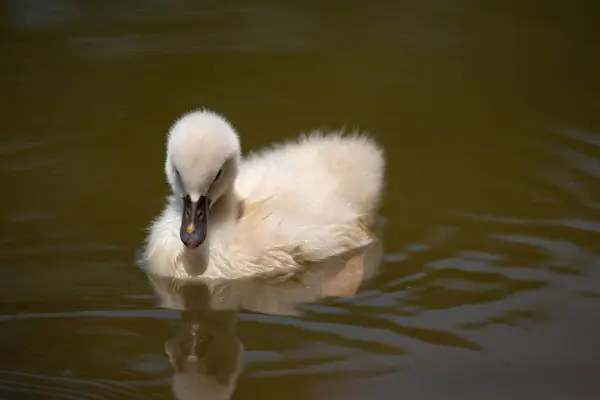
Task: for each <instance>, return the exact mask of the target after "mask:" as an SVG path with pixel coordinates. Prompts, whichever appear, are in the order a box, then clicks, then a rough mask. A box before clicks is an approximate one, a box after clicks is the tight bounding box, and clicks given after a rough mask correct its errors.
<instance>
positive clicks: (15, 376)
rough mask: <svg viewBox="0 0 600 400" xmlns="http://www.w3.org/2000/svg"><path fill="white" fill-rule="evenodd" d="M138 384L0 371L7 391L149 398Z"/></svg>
mask: <svg viewBox="0 0 600 400" xmlns="http://www.w3.org/2000/svg"><path fill="white" fill-rule="evenodd" d="M135 386H136V385H130V384H128V383H126V382H113V381H92V380H82V379H74V378H66V377H58V376H47V375H39V374H31V373H24V372H18V371H10V370H0V391H2V392H3V394H5V395H6V394H14V395H17V394H19V395H22V394H27V395H38V396H44V395H47V394H48V393H52V395H53V396H59V397H60V398H61V399H73V400H79V399H89V400H102V399H111V398H119V399H132V400H133V399H146V398H147V397H146V396H144V395H142V394H141V393H139V389H138V388H137V387H135Z"/></svg>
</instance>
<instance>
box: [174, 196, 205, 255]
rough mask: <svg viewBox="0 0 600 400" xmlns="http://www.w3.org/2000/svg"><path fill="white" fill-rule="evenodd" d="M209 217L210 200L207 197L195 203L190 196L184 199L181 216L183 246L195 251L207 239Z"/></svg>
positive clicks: (180, 233)
mask: <svg viewBox="0 0 600 400" xmlns="http://www.w3.org/2000/svg"><path fill="white" fill-rule="evenodd" d="M207 217H208V200H207V199H206V197H205V196H202V197H200V198H199V199H198V201H197V202H194V201H192V200H191V199H190V196H189V195H188V196H185V197H184V198H183V214H182V216H181V229H180V230H179V237H180V238H181V241H182V242H183V244H184V245H185V246H186V247H188V248H192V249H195V248H196V247H198V246H200V245H201V244H202V243H203V242H204V240H205V239H206V230H207Z"/></svg>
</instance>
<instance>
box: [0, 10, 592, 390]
mask: <svg viewBox="0 0 600 400" xmlns="http://www.w3.org/2000/svg"><path fill="white" fill-rule="evenodd" d="M1 7H2V15H1V18H0V23H1V27H0V28H1V29H0V32H1V35H0V57H1V58H0V60H1V61H0V85H1V86H0V87H1V88H2V90H1V91H0V100H1V104H2V108H1V110H2V118H1V119H0V132H1V136H0V155H1V158H0V176H1V179H2V180H1V183H2V187H3V190H2V196H1V199H2V200H1V201H2V203H1V205H2V207H1V209H0V218H1V221H2V225H1V226H2V230H1V232H0V234H1V235H0V345H1V349H0V350H1V353H0V354H2V356H1V357H0V398H1V399H138V398H139V399H169V398H172V394H171V377H172V374H173V366H172V364H171V363H170V362H169V358H168V357H167V355H165V351H164V350H165V342H166V341H167V340H169V339H172V338H174V337H177V335H178V333H177V332H181V327H182V324H185V323H184V322H182V321H181V316H180V313H179V311H177V310H169V309H163V308H160V307H158V306H157V304H158V300H157V298H156V297H155V294H154V292H153V290H152V286H151V285H150V284H149V282H148V280H147V278H146V277H145V276H144V275H143V274H142V272H141V271H140V270H139V268H138V267H137V266H136V265H135V263H134V255H135V251H136V249H137V248H138V247H139V245H140V243H141V240H142V238H143V235H144V229H145V227H146V225H147V223H148V221H149V220H150V219H151V218H153V217H154V216H155V215H156V214H157V213H158V212H159V211H160V209H161V207H162V203H163V198H164V196H165V195H166V194H167V185H166V183H164V177H163V172H162V163H163V157H164V141H165V133H166V131H167V129H168V127H169V125H170V124H171V123H172V122H173V120H174V119H175V118H177V117H178V116H179V115H180V114H181V113H183V112H185V111H187V110H188V109H191V108H196V107H199V106H206V107H210V108H213V109H215V110H217V111H219V112H221V113H223V114H224V115H226V116H227V117H228V118H229V119H230V120H231V121H232V122H233V123H234V125H235V126H236V128H237V129H238V131H239V132H240V133H241V135H242V141H243V146H244V149H245V150H250V149H254V148H257V147H259V146H262V145H265V144H268V143H270V142H272V141H275V140H281V139H285V138H289V137H293V136H294V135H296V134H297V133H299V132H301V131H306V130H309V129H314V128H332V129H333V128H339V127H342V126H347V127H354V126H358V127H361V128H363V129H365V130H368V131H371V132H373V134H374V135H375V136H376V137H377V138H378V139H379V140H380V141H381V142H382V143H383V144H384V145H385V147H386V149H387V153H388V156H389V165H388V180H389V184H388V190H387V194H386V198H385V204H384V210H383V213H384V215H385V216H386V218H387V220H388V223H387V225H386V229H385V242H384V246H385V254H384V261H383V263H382V264H381V266H380V271H379V274H378V275H377V277H376V278H375V279H374V280H372V281H370V282H367V283H366V284H365V285H364V286H363V287H362V288H361V290H360V291H359V292H358V293H357V295H356V296H355V297H353V298H351V299H336V298H325V299H320V300H315V301H311V302H310V303H308V304H304V305H301V306H300V309H301V310H303V312H302V313H300V314H299V315H295V316H294V315H264V314H260V313H254V312H250V311H244V310H242V311H240V312H239V314H235V313H233V314H227V313H226V314H227V315H226V316H225V318H226V319H227V318H229V319H231V320H233V321H234V323H237V325H236V326H235V328H232V329H230V330H227V331H226V332H227V335H228V336H226V337H227V338H229V341H225V342H223V343H234V342H236V340H239V343H242V344H243V346H244V351H243V369H242V370H241V373H240V374H239V376H238V379H237V386H236V391H235V393H234V395H233V397H232V398H233V399H265V398H266V399H271V398H273V399H278V398H285V399H286V400H300V399H348V398H350V399H370V398H376V399H399V398H402V399H449V398H450V399H530V398H545V399H596V398H598V397H599V396H600V382H599V380H598V378H597V374H598V371H600V359H599V358H598V354H600V336H599V335H598V329H600V313H599V311H600V308H599V307H600V302H599V300H600V182H599V179H600V121H599V115H600V78H599V76H600V75H599V74H598V71H600V45H599V43H600V40H599V39H600V34H599V32H600V29H599V28H598V27H597V21H598V18H599V17H600V13H599V12H598V6H595V5H594V4H593V3H592V2H587V3H585V2H563V3H562V4H556V5H555V4H554V3H548V2H542V1H534V2H518V1H505V2H499V1H498V2H494V1H489V0H485V1H479V2H475V1H466V0H458V1H452V2H451V1H441V0H434V1H427V2H418V1H385V2H384V1H379V2H376V1H373V2H366V1H365V2H359V1H349V2H345V3H343V4H342V3H337V2H314V4H311V3H308V2H299V1H295V2H283V1H280V2H276V1H262V0H259V1H254V2H242V1H237V2H216V1H207V2H193V1H170V2H169V1H159V0H154V1H134V0H130V1H122V2H116V1H115V2H91V1H75V0H62V1H61V0H46V1H42V0H10V1H4V2H2V3H1ZM280 296H281V298H282V299H285V296H286V294H285V293H283V292H282V293H281V294H280ZM229 319H228V321H230V320H229ZM228 323H229V322H228ZM232 323H233V322H232ZM227 326H230V325H227ZM228 329H229V328H228ZM219 340H220V339H219ZM217 342H218V341H217ZM218 343H221V342H218ZM236 343H237V342H236ZM215 346H216V347H213V352H214V353H216V354H226V352H227V351H230V349H231V348H232V347H231V346H227V345H223V346H224V348H225V349H223V350H222V351H221V347H219V345H218V344H215ZM214 349H218V351H215V350H214ZM198 396H199V397H197V398H207V397H206V395H205V396H204V397H202V395H198Z"/></svg>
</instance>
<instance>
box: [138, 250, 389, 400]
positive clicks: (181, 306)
mask: <svg viewBox="0 0 600 400" xmlns="http://www.w3.org/2000/svg"><path fill="white" fill-rule="evenodd" d="M380 261H381V243H380V242H376V243H375V244H374V245H372V246H370V247H369V248H367V249H364V250H363V251H362V252H361V253H358V254H356V253H354V254H346V255H341V256H338V257H334V258H331V259H328V260H325V261H323V262H321V263H318V264H314V265H311V266H310V267H309V268H307V270H306V272H305V273H304V274H303V275H302V276H300V277H295V278H294V279H289V280H286V281H280V280H277V281H273V280H264V279H256V278H250V279H238V280H229V281H226V280H218V281H217V280H199V279H194V280H178V279H173V278H167V277H162V276H155V275H149V276H148V278H149V281H150V283H151V284H152V287H153V288H154V292H155V294H156V296H157V297H158V299H159V304H160V305H161V306H162V307H166V308H170V309H175V310H180V312H181V315H180V317H181V323H180V325H179V329H178V332H177V334H176V335H175V336H174V337H173V338H171V339H169V340H167V342H166V344H165V351H166V353H167V355H168V357H169V360H170V362H171V365H172V367H173V380H172V389H173V393H174V394H175V396H176V397H177V398H178V399H181V400H186V399H198V398H205V399H228V398H230V396H231V395H232V393H233V391H234V390H235V385H236V381H237V378H238V376H239V374H240V373H241V371H242V369H243V366H242V362H243V351H244V346H243V344H242V342H241V341H240V340H239V339H238V337H237V336H236V327H237V320H238V309H239V308H244V309H247V310H250V311H253V312H257V313H263V314H277V315H298V313H299V312H300V311H299V309H298V306H299V305H301V304H302V303H306V302H312V301H315V300H317V299H318V298H321V297H351V296H353V295H354V294H355V293H356V291H357V290H358V287H359V286H360V285H361V283H362V282H364V281H365V280H366V279H369V278H371V277H373V275H374V274H375V273H376V272H377V270H378V268H379V264H380Z"/></svg>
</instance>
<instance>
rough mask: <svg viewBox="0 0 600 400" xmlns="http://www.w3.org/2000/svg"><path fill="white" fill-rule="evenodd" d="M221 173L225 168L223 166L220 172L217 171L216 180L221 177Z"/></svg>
mask: <svg viewBox="0 0 600 400" xmlns="http://www.w3.org/2000/svg"><path fill="white" fill-rule="evenodd" d="M221 175H223V168H221V169H220V170H219V172H217V176H215V182H216V181H218V180H219V179H221Z"/></svg>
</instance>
